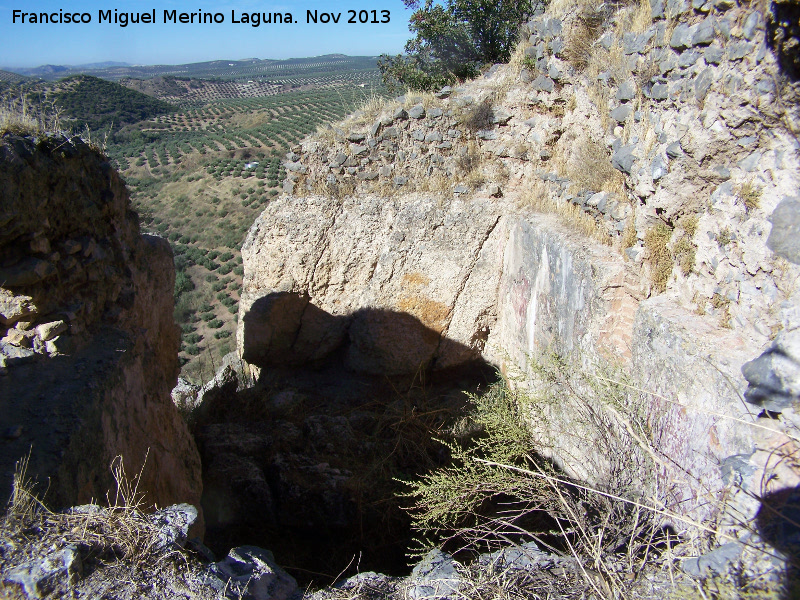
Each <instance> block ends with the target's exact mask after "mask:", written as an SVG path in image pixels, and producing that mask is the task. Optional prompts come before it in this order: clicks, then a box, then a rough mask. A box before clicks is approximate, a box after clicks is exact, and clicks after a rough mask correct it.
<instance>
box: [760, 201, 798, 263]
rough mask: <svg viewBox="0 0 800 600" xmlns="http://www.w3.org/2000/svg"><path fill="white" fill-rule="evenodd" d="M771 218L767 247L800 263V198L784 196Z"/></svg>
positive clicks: (787, 258)
mask: <svg viewBox="0 0 800 600" xmlns="http://www.w3.org/2000/svg"><path fill="white" fill-rule="evenodd" d="M769 220H770V222H771V223H772V231H771V232H770V234H769V239H767V247H768V248H769V249H770V250H772V251H773V252H774V253H775V254H777V255H778V256H782V257H783V258H785V259H786V260H789V261H791V262H793V263H795V264H800V198H784V199H783V200H782V201H781V203H780V204H778V206H777V208H776V209H775V211H774V212H773V213H772V215H770V217H769Z"/></svg>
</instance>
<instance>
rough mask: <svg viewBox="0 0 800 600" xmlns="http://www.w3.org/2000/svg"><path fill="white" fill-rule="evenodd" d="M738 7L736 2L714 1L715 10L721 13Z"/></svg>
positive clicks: (731, 0)
mask: <svg viewBox="0 0 800 600" xmlns="http://www.w3.org/2000/svg"><path fill="white" fill-rule="evenodd" d="M734 6H736V0H714V8H716V9H717V10H718V11H720V12H725V11H726V10H730V9H732V8H733V7H734Z"/></svg>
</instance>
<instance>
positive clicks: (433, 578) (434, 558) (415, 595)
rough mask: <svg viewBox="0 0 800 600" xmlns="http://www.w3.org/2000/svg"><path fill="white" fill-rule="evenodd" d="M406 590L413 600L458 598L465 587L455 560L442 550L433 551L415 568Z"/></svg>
mask: <svg viewBox="0 0 800 600" xmlns="http://www.w3.org/2000/svg"><path fill="white" fill-rule="evenodd" d="M408 579H409V583H410V584H411V585H409V587H408V588H407V589H406V590H404V591H405V593H406V594H408V597H409V598H410V599H411V600H428V599H430V600H434V599H444V598H456V597H457V596H458V595H459V590H460V589H461V587H462V586H463V583H462V580H461V576H460V575H459V572H458V569H457V567H456V562H455V561H454V560H453V558H452V557H451V556H450V555H449V554H446V553H444V552H442V551H441V550H438V549H435V550H431V551H430V552H429V553H428V554H426V555H425V557H424V558H423V559H422V560H421V561H420V562H419V563H418V564H417V565H416V566H415V567H414V569H413V570H412V571H411V575H410V576H409V578H408Z"/></svg>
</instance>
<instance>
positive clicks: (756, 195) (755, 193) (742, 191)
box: [736, 181, 761, 213]
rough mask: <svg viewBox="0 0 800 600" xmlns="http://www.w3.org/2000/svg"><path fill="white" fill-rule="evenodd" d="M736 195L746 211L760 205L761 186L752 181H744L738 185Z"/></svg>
mask: <svg viewBox="0 0 800 600" xmlns="http://www.w3.org/2000/svg"><path fill="white" fill-rule="evenodd" d="M736 197H737V198H738V199H739V202H741V203H742V204H743V205H744V210H745V212H747V213H750V212H751V211H754V210H756V209H757V208H758V207H760V206H761V188H759V187H758V186H756V185H755V184H754V183H753V182H752V181H745V182H744V183H743V184H742V185H740V186H739V190H738V192H737V194H736Z"/></svg>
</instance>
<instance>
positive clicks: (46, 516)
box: [0, 456, 172, 567]
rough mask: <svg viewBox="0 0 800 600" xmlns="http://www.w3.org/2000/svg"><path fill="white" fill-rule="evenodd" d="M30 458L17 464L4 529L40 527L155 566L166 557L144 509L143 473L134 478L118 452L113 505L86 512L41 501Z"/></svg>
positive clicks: (105, 553) (102, 553)
mask: <svg viewBox="0 0 800 600" xmlns="http://www.w3.org/2000/svg"><path fill="white" fill-rule="evenodd" d="M28 458H29V457H26V458H23V459H21V460H20V461H18V463H17V469H16V471H15V473H14V481H13V486H14V487H13V493H12V496H11V500H10V501H9V506H8V509H7V511H6V514H5V516H4V517H3V521H2V525H1V526H0V529H2V530H4V531H5V532H7V533H9V534H11V535H13V534H16V533H19V532H21V531H23V530H25V529H28V528H30V527H32V526H35V527H37V528H39V529H40V530H42V531H43V532H49V535H51V536H55V537H57V538H59V539H60V540H63V541H65V542H66V543H69V544H74V545H78V546H82V547H88V548H89V549H90V553H91V554H93V555H96V556H99V557H102V558H104V559H106V560H108V559H109V558H111V559H114V560H122V559H124V560H125V561H126V562H127V563H128V564H131V565H136V566H137V567H142V566H155V564H156V563H157V562H158V561H160V560H163V558H164V554H165V552H164V551H163V549H161V548H158V547H157V545H158V537H157V536H156V528H155V526H154V525H153V524H152V523H151V522H150V521H149V520H148V519H147V517H146V515H145V514H144V512H143V510H144V508H145V507H144V504H143V498H144V494H143V493H141V492H140V491H139V489H138V486H139V479H140V476H141V471H139V473H138V474H136V475H135V476H133V477H132V478H131V477H128V475H127V474H126V472H125V465H124V463H123V459H122V457H120V456H118V457H116V458H115V459H114V461H113V462H112V463H111V471H112V474H113V476H114V480H115V482H116V490H115V491H114V492H113V493H109V494H107V496H106V500H107V504H108V506H107V508H102V507H99V506H94V505H90V507H89V509H88V510H85V511H80V512H76V511H68V512H61V513H54V512H51V511H50V510H49V509H48V508H47V507H46V506H45V505H44V503H42V501H41V500H39V498H38V497H37V495H36V493H35V489H34V485H33V484H32V482H31V481H30V480H29V479H28V478H27V467H28ZM142 469H144V465H142ZM169 552H172V550H169Z"/></svg>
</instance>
